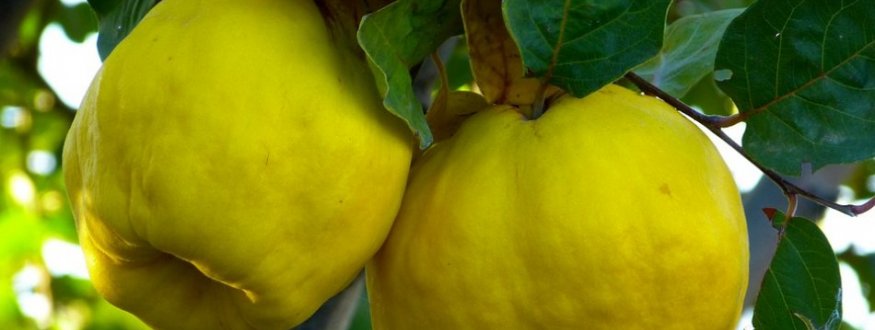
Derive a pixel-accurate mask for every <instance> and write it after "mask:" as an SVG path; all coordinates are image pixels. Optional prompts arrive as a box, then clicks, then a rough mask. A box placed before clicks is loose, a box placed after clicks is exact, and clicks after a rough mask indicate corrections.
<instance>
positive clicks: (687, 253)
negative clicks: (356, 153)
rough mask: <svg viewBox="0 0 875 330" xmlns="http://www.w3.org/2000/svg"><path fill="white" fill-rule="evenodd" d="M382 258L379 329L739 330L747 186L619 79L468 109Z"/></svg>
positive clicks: (436, 150) (693, 135) (420, 180)
mask: <svg viewBox="0 0 875 330" xmlns="http://www.w3.org/2000/svg"><path fill="white" fill-rule="evenodd" d="M410 177H411V178H410V182H409V184H408V188H407V191H406V193H405V197H404V201H403V203H402V206H401V210H400V211H399V214H398V218H397V219H396V221H395V224H394V225H393V229H392V232H391V233H390V234H389V237H388V238H387V241H386V243H385V244H384V246H383V247H382V248H381V250H380V251H379V252H378V253H377V255H376V256H375V258H374V260H373V261H372V262H371V263H369V265H368V268H367V271H366V273H367V283H368V293H369V294H370V302H371V311H372V312H371V313H372V320H373V322H374V329H531V328H538V329H733V328H734V327H735V324H736V322H737V320H738V318H739V314H740V311H741V308H742V304H743V299H744V293H745V288H746V287H747V278H748V242H747V231H746V224H745V219H744V214H743V211H742V207H741V203H740V198H739V195H738V191H737V188H736V186H735V183H734V182H733V179H732V177H731V176H730V173H729V171H728V170H727V168H726V166H725V164H724V163H723V161H722V159H721V157H720V155H719V154H718V153H717V151H716V150H715V148H714V147H713V145H712V144H711V142H710V141H709V140H708V139H707V138H706V137H705V136H704V134H702V133H701V132H700V131H699V130H698V129H697V128H696V127H695V126H694V125H693V124H691V123H690V122H689V121H687V120H685V119H684V118H683V117H682V116H681V115H680V114H678V113H677V111H675V110H673V109H671V108H670V107H668V106H667V105H665V104H664V103H662V102H660V101H658V100H657V99H654V98H651V97H646V96H640V95H637V94H635V93H633V92H631V91H629V90H626V89H623V88H621V87H618V86H613V85H611V86H607V87H605V88H603V89H601V90H599V91H597V92H595V93H594V94H592V95H590V96H587V97H585V98H583V99H575V98H572V97H569V96H566V97H564V98H562V99H560V100H559V101H557V102H556V104H554V105H552V107H550V108H549V109H548V110H547V111H546V113H545V114H544V115H543V116H542V117H540V118H538V119H536V120H527V119H525V118H524V117H523V116H522V115H520V114H519V113H518V112H516V111H515V110H514V109H512V108H510V107H508V106H495V107H492V108H489V109H486V110H484V111H482V112H479V113H477V114H476V115H474V116H472V117H471V118H469V119H468V120H467V121H466V122H465V123H464V124H463V125H462V127H461V128H460V129H459V131H457V132H456V134H455V135H454V136H453V137H452V138H450V139H449V140H446V141H444V142H441V143H438V144H436V145H434V146H433V147H432V148H431V149H429V150H427V151H426V152H425V153H424V155H423V156H422V158H420V159H418V160H417V161H416V164H415V165H414V168H413V170H412V172H411V174H410Z"/></svg>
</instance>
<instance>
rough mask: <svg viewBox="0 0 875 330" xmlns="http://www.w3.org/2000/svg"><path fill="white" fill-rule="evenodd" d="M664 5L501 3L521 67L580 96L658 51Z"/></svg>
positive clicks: (648, 0) (640, 1)
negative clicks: (521, 63)
mask: <svg viewBox="0 0 875 330" xmlns="http://www.w3.org/2000/svg"><path fill="white" fill-rule="evenodd" d="M669 2H670V1H669V0H602V1H595V0H582V1H570V0H505V1H504V3H503V5H502V10H503V11H504V16H505V21H506V22H507V23H506V24H507V25H508V27H509V30H510V32H511V36H512V37H513V38H514V39H515V40H516V42H517V45H518V46H519V47H520V50H521V53H522V57H523V63H524V64H525V66H526V67H527V68H528V69H529V70H531V71H532V72H533V73H534V74H535V75H537V76H541V77H543V76H549V77H550V81H551V82H552V83H553V84H556V85H558V86H560V87H562V88H564V89H565V90H567V91H569V92H570V93H571V94H573V95H575V96H578V97H582V96H585V95H586V94H589V93H591V92H593V91H595V90H597V89H599V88H601V87H602V86H604V85H606V84H608V83H610V82H612V81H614V80H617V79H618V78H620V77H622V76H623V75H624V74H625V73H626V72H628V71H629V70H631V69H632V68H633V67H635V66H637V65H639V64H641V63H643V62H644V61H646V60H648V59H650V58H651V57H653V56H654V55H656V54H657V53H658V52H659V49H660V48H661V47H662V38H663V30H664V27H665V15H666V11H667V10H668V4H669Z"/></svg>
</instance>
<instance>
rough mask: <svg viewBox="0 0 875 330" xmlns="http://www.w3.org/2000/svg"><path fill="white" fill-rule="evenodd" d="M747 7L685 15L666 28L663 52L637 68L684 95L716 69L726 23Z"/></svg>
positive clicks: (669, 90)
mask: <svg viewBox="0 0 875 330" xmlns="http://www.w3.org/2000/svg"><path fill="white" fill-rule="evenodd" d="M742 11H744V10H743V9H726V10H720V11H714V12H710V13H706V14H700V15H692V16H687V17H684V18H681V19H679V20H677V21H675V22H674V23H671V25H669V26H668V29H666V31H665V44H663V45H662V50H661V51H660V52H659V55H658V56H656V57H654V58H652V59H650V60H649V61H647V62H645V63H644V64H642V65H641V66H639V67H638V68H636V69H635V72H636V73H637V74H638V75H639V76H641V77H642V78H644V79H647V80H648V81H650V82H651V83H652V84H654V85H656V87H659V88H660V89H662V90H663V91H665V92H667V93H669V94H671V95H672V96H674V97H677V98H681V97H684V96H686V95H687V92H689V91H690V89H692V88H693V86H695V85H696V84H697V83H699V81H701V80H702V78H704V77H705V76H707V75H709V74H710V73H711V72H712V71H714V57H715V56H716V55H717V45H718V44H719V43H720V37H721V36H723V31H724V30H726V26H728V25H729V22H731V21H732V19H734V18H735V17H736V16H738V15H739V14H741V12H742Z"/></svg>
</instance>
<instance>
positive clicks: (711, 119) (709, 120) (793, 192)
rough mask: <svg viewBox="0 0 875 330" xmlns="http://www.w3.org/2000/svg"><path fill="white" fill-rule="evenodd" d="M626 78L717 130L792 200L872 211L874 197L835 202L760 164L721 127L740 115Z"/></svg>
mask: <svg viewBox="0 0 875 330" xmlns="http://www.w3.org/2000/svg"><path fill="white" fill-rule="evenodd" d="M625 78H626V79H627V80H629V81H630V82H632V83H633V84H635V86H638V88H639V89H641V91H642V92H644V93H645V94H648V95H651V96H656V97H658V98H660V99H662V100H663V101H665V102H666V103H668V104H669V105H671V106H672V107H674V108H675V109H677V110H678V111H680V112H681V113H683V114H685V115H687V116H688V117H690V118H691V119H693V120H695V121H696V122H698V123H700V124H702V126H705V128H707V129H708V130H709V131H711V133H714V135H717V137H718V138H720V140H723V142H725V143H726V144H727V145H729V146H730V147H732V149H734V150H735V151H736V152H738V153H739V154H740V155H741V156H743V157H744V158H745V159H747V161H749V162H750V163H751V164H753V165H754V166H756V168H758V169H759V170H760V171H761V172H763V175H765V176H766V177H768V178H769V179H771V180H772V181H773V182H775V184H777V185H778V187H779V188H781V191H783V192H784V195H786V196H787V198H788V199H789V200H795V196H797V195H798V196H801V197H804V198H805V199H808V200H810V201H812V202H815V203H817V204H820V205H823V206H825V207H828V208H831V209H833V210H836V211H839V212H842V213H844V214H847V215H850V216H857V215H859V214H862V213H865V212H866V211H869V210H870V209H872V208H873V207H875V197H873V198H872V199H870V200H869V201H867V202H866V203H863V204H861V205H854V204H839V203H836V202H834V201H831V200H829V199H826V198H822V197H820V196H817V195H816V194H814V193H812V192H810V191H807V190H805V189H803V188H801V187H799V186H797V185H795V184H793V183H792V182H790V181H788V180H787V179H785V178H784V177H782V176H781V175H780V174H778V173H776V172H774V171H772V170H770V169H768V168H766V167H765V166H763V165H762V164H760V163H759V162H757V161H756V160H754V159H752V158H751V157H750V156H749V155H748V154H747V153H746V152H745V151H744V149H742V147H741V146H740V145H739V144H738V143H736V142H735V140H732V138H730V137H729V136H728V135H726V133H724V132H723V130H722V128H723V127H726V123H727V122H728V120H727V118H737V117H723V116H710V115H706V114H703V113H700V112H698V111H696V110H695V109H693V108H691V107H690V106H688V105H686V104H685V103H684V102H682V101H681V100H679V99H677V98H676V97H673V96H671V95H669V94H668V93H666V92H664V91H663V90H661V89H659V87H656V86H654V85H653V84H651V83H650V82H648V81H647V80H645V79H644V78H641V77H640V76H638V75H637V74H635V73H633V72H629V73H627V74H626V76H625Z"/></svg>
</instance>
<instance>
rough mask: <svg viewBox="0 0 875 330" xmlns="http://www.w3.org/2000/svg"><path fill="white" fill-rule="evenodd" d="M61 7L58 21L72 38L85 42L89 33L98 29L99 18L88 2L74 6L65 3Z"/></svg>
mask: <svg viewBox="0 0 875 330" xmlns="http://www.w3.org/2000/svg"><path fill="white" fill-rule="evenodd" d="M60 7H61V10H60V12H59V13H58V23H61V26H62V27H63V28H64V32H65V33H66V34H67V37H68V38H70V40H73V41H75V42H83V41H85V37H87V36H88V34H89V33H91V32H94V31H95V30H96V29H97V20H96V19H95V17H94V12H93V11H92V10H91V8H90V7H89V6H88V4H85V3H80V4H78V5H76V6H73V7H67V6H63V5H62V6H60Z"/></svg>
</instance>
